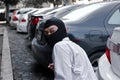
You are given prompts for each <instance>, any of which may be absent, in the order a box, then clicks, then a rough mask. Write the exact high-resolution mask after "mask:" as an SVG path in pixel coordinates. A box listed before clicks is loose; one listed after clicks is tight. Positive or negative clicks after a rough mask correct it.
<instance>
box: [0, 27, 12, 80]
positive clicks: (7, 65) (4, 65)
mask: <svg viewBox="0 0 120 80" xmlns="http://www.w3.org/2000/svg"><path fill="white" fill-rule="evenodd" d="M1 36H2V37H1ZM0 48H1V49H0V52H1V60H0V63H1V65H0V71H1V72H0V73H1V74H0V78H1V79H0V80H13V72H12V64H11V54H10V47H9V40H8V33H7V28H5V27H1V28H0Z"/></svg>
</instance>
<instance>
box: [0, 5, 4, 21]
mask: <svg viewBox="0 0 120 80" xmlns="http://www.w3.org/2000/svg"><path fill="white" fill-rule="evenodd" d="M0 21H5V7H0Z"/></svg>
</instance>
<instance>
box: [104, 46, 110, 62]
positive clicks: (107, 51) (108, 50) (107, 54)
mask: <svg viewBox="0 0 120 80" xmlns="http://www.w3.org/2000/svg"><path fill="white" fill-rule="evenodd" d="M105 53H106V56H107V59H108V61H109V62H110V63H111V59H110V49H108V48H107V49H106V52H105Z"/></svg>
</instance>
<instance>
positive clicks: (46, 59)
mask: <svg viewBox="0 0 120 80" xmlns="http://www.w3.org/2000/svg"><path fill="white" fill-rule="evenodd" d="M32 51H33V56H34V58H35V59H36V60H37V62H38V63H39V64H40V65H42V66H43V67H46V68H47V66H48V64H49V63H51V62H52V49H51V48H50V47H48V46H46V45H40V44H39V43H38V42H37V40H36V38H34V39H33V40H32Z"/></svg>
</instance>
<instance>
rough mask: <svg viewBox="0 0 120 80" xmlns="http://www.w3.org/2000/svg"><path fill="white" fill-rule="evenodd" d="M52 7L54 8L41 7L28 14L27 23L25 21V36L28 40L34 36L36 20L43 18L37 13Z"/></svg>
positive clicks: (45, 11) (43, 12) (42, 12)
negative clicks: (26, 34)
mask: <svg viewBox="0 0 120 80" xmlns="http://www.w3.org/2000/svg"><path fill="white" fill-rule="evenodd" d="M53 9H54V8H42V9H39V10H38V11H37V12H35V13H32V14H29V15H28V23H27V33H28V36H27V38H28V39H29V40H32V39H33V38H34V35H35V29H36V25H37V23H38V21H40V20H41V19H43V17H42V16H41V15H39V14H45V13H47V12H49V11H51V10H53Z"/></svg>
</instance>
